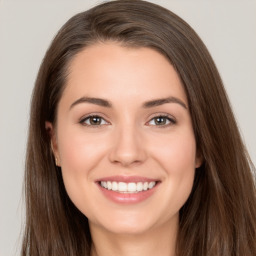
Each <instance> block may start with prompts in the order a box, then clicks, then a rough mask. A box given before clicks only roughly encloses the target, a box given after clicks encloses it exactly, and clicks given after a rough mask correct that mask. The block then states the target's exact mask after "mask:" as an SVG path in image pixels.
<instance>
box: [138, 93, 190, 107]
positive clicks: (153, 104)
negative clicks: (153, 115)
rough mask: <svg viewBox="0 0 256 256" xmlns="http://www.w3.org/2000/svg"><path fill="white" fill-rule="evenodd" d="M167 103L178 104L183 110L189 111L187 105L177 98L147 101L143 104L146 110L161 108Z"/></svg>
mask: <svg viewBox="0 0 256 256" xmlns="http://www.w3.org/2000/svg"><path fill="white" fill-rule="evenodd" d="M166 103H177V104H179V105H181V106H182V107H183V108H185V109H187V106H186V104H185V103H184V102H183V101H182V100H180V99H178V98H176V97H172V96H171V97H168V98H162V99H155V100H150V101H147V102H145V103H144V104H143V107H144V108H151V107H157V106H161V105H163V104H166Z"/></svg>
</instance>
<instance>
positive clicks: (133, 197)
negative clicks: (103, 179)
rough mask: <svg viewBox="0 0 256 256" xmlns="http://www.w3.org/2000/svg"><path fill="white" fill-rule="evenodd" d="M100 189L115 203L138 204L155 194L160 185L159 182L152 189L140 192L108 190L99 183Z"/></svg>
mask: <svg viewBox="0 0 256 256" xmlns="http://www.w3.org/2000/svg"><path fill="white" fill-rule="evenodd" d="M98 186H99V188H100V190H101V191H102V193H103V194H104V196H106V197H107V198H108V199H110V200H111V201H113V202H115V203H119V204H136V203H140V202H142V201H144V200H146V199H148V198H149V197H150V196H152V195H153V193H154V192H155V191H156V188H157V187H158V183H157V184H156V185H155V186H154V187H153V188H151V189H149V190H146V191H141V192H138V193H118V192H116V191H113V190H108V189H106V188H103V187H102V186H101V185H100V184H98Z"/></svg>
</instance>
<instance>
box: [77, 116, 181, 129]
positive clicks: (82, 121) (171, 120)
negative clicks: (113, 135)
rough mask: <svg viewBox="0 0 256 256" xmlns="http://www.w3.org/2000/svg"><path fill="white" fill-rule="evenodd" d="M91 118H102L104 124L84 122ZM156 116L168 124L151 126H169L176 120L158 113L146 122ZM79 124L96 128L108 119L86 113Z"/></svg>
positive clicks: (106, 123)
mask: <svg viewBox="0 0 256 256" xmlns="http://www.w3.org/2000/svg"><path fill="white" fill-rule="evenodd" d="M91 118H98V119H100V122H102V121H103V120H104V122H105V124H94V125H93V124H86V121H89V122H90V119H91ZM157 118H162V119H164V120H165V122H166V121H168V122H169V123H168V124H163V125H153V126H159V128H164V127H169V126H171V125H174V124H176V123H177V122H176V120H175V119H174V118H173V117H172V116H170V115H166V114H158V115H156V116H154V117H152V118H151V119H150V120H149V121H148V122H147V123H146V124H147V125H149V123H150V122H152V121H153V120H155V121H156V119H157ZM79 123H80V124H82V125H84V126H88V127H93V128H98V127H101V126H102V125H108V124H110V123H109V122H108V121H106V120H105V119H104V118H103V117H101V116H100V115H88V116H86V117H84V118H82V119H81V120H80V121H79Z"/></svg>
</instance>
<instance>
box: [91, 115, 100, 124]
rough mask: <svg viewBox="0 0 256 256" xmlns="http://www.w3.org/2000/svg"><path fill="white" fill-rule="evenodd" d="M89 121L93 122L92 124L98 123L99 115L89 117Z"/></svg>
mask: <svg viewBox="0 0 256 256" xmlns="http://www.w3.org/2000/svg"><path fill="white" fill-rule="evenodd" d="M90 123H91V124H94V125H95V124H100V117H96V116H93V117H91V119H90Z"/></svg>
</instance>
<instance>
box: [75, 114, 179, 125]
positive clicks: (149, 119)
mask: <svg viewBox="0 0 256 256" xmlns="http://www.w3.org/2000/svg"><path fill="white" fill-rule="evenodd" d="M93 116H97V117H100V118H102V119H104V120H105V121H106V122H107V123H109V124H111V122H110V121H109V118H108V117H106V116H105V115H104V114H103V113H99V112H94V113H90V114H87V115H83V116H82V117H81V118H80V119H79V123H82V122H83V121H84V120H86V119H87V118H90V117H93ZM156 117H166V118H169V119H171V120H172V121H173V122H177V120H176V118H175V117H174V116H173V115H171V114H167V113H161V112H159V113H154V114H151V115H150V116H148V117H147V119H148V121H147V122H146V123H148V122H150V121H151V120H152V119H154V118H156Z"/></svg>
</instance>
